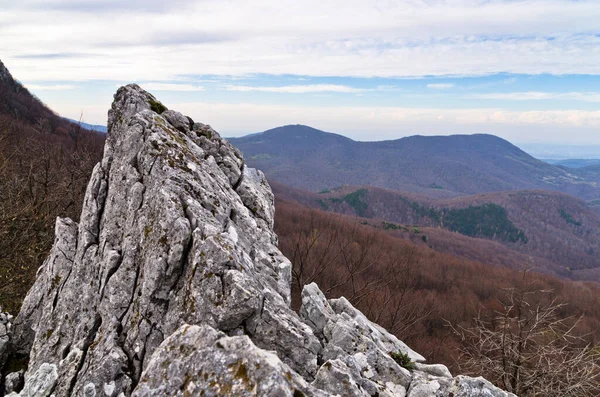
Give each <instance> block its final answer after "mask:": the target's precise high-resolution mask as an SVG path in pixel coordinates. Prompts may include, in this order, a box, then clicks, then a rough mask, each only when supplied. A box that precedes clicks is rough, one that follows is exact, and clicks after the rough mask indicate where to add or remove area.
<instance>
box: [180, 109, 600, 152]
mask: <svg viewBox="0 0 600 397" xmlns="http://www.w3.org/2000/svg"><path fill="white" fill-rule="evenodd" d="M170 108H173V109H177V110H179V111H181V112H183V113H186V114H188V115H190V116H191V117H192V118H194V119H195V120H196V119H197V120H198V121H201V122H203V123H208V124H211V125H212V126H213V127H215V128H216V129H217V131H219V132H220V133H221V134H222V135H224V136H233V135H245V134H247V133H251V132H258V131H264V130H267V129H269V128H273V127H276V126H279V125H284V124H296V123H299V124H307V125H310V126H313V127H315V128H320V129H322V130H325V131H331V132H337V133H341V134H344V135H348V136H350V137H352V138H354V139H358V140H382V139H396V138H400V137H402V136H407V135H415V134H420V135H449V134H461V133H490V134H496V135H499V136H502V137H505V138H506V139H509V140H511V141H514V142H520V141H522V140H523V139H524V138H528V139H531V140H535V139H538V140H543V141H547V142H558V143H560V142H567V141H570V142H571V143H574V142H576V141H579V142H588V143H589V142H592V143H593V142H595V143H600V137H599V136H598V133H597V131H598V128H600V111H585V110H560V111H559V110H547V111H510V110H503V109H494V108H487V109H434V108H405V107H368V106H350V107H344V106H286V105H257V104H249V103H240V104H226V103H180V104H172V105H171V106H170ZM232 114H235V117H231V115H232Z"/></svg>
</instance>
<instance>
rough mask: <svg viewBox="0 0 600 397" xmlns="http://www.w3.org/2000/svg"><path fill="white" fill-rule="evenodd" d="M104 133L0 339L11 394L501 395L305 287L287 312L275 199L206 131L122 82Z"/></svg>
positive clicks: (287, 270) (260, 178)
mask: <svg viewBox="0 0 600 397" xmlns="http://www.w3.org/2000/svg"><path fill="white" fill-rule="evenodd" d="M108 127H109V132H108V136H107V140H106V145H105V150H104V157H103V159H102V161H101V162H100V163H99V164H98V165H97V166H96V167H95V168H94V171H93V173H92V176H91V180H90V182H89V185H88V188H87V191H86V195H85V199H84V204H83V209H82V213H81V218H80V219H81V220H80V223H79V224H77V223H75V222H73V221H72V220H70V219H62V218H59V219H57V221H56V229H55V233H56V238H55V242H54V245H53V248H52V250H51V252H50V255H49V256H48V258H47V259H46V261H45V262H44V264H43V265H42V266H41V267H40V269H39V271H38V276H37V280H36V282H35V284H34V286H33V287H32V289H31V290H30V291H29V294H28V295H27V297H26V299H25V301H24V303H23V306H22V309H21V312H20V313H19V315H18V316H17V318H16V319H15V320H14V324H13V325H12V326H11V333H10V335H9V336H8V341H7V342H6V341H5V342H6V343H8V345H7V346H8V347H7V350H6V351H9V352H10V357H9V358H8V360H9V361H11V363H9V364H10V366H11V368H13V369H14V370H15V371H16V370H18V368H14V367H15V365H14V363H15V362H19V360H22V359H23V358H24V357H28V359H29V361H28V365H27V368H26V372H25V384H24V386H15V387H12V386H11V387H12V390H15V388H16V389H17V390H15V391H16V392H20V394H19V395H21V396H31V395H35V396H44V397H45V396H51V395H53V396H57V397H58V396H81V395H83V396H86V397H93V396H108V397H117V396H119V397H120V396H129V395H134V396H164V395H173V396H175V395H177V396H183V395H185V396H200V395H203V396H221V395H243V396H251V395H281V396H301V395H305V396H327V395H344V396H346V395H347V396H374V395H379V396H405V395H408V396H425V395H438V396H450V395H453V396H455V397H459V396H478V395H482V394H481V393H487V394H485V395H489V396H498V397H500V396H502V397H504V396H507V394H506V393H504V392H502V391H500V390H498V389H496V388H494V387H493V386H491V385H490V384H489V383H488V382H486V381H484V380H482V379H471V378H461V377H456V378H452V377H451V375H450V373H449V372H448V370H447V369H446V368H445V367H443V366H430V365H426V364H424V363H422V362H423V361H424V360H423V357H422V356H420V355H419V354H418V353H416V352H414V351H412V350H411V349H410V348H408V346H406V345H405V344H404V343H402V342H401V341H399V340H398V339H397V338H395V337H394V336H393V335H390V334H389V333H388V332H386V331H385V330H384V329H382V328H381V327H378V326H377V325H375V324H373V323H371V322H370V321H368V320H367V319H366V317H365V316H364V315H363V314H362V313H360V312H359V311H358V310H356V309H355V308H353V307H352V306H351V305H350V303H349V302H348V301H347V300H345V299H343V298H340V299H337V300H327V299H325V297H324V295H323V294H322V293H321V291H320V290H319V289H318V287H317V286H316V285H314V284H311V285H309V286H307V287H306V288H305V290H304V291H303V293H302V301H303V302H302V310H301V315H298V314H296V313H295V312H293V311H292V310H291V309H290V307H289V306H290V284H291V264H290V262H289V260H288V259H286V258H285V257H284V256H283V255H282V254H281V252H280V251H279V250H278V248H277V246H276V244H277V237H276V235H275V233H274V231H273V219H274V205H273V194H272V192H271V189H270V188H269V185H268V183H267V181H266V179H265V177H264V175H263V174H262V173H261V172H260V171H256V170H254V169H251V168H248V167H246V166H245V165H244V160H243V157H242V155H241V154H240V153H239V151H237V150H236V149H235V148H234V147H233V146H231V144H229V143H228V142H227V141H225V140H223V139H221V138H220V136H219V134H217V133H216V132H215V131H214V130H213V129H212V128H211V127H210V126H208V125H204V124H200V123H195V122H194V121H193V120H192V119H191V118H189V117H186V116H184V115H182V114H180V113H178V112H176V111H173V110H168V109H167V108H166V107H165V106H164V105H162V104H161V103H160V102H159V101H158V100H157V99H156V98H155V97H154V96H152V95H151V94H149V93H147V92H145V91H144V90H142V89H141V88H140V87H138V86H137V85H128V86H125V87H122V88H120V89H119V90H118V91H117V93H116V95H115V100H114V102H113V104H112V108H111V110H110V111H109V123H108ZM4 323H7V324H8V321H5V322H4ZM5 339H6V338H5ZM6 343H5V345H6ZM390 352H402V353H404V354H407V355H408V356H409V357H411V358H412V359H413V360H414V361H417V362H419V364H418V366H417V367H416V369H415V370H414V371H412V372H411V371H408V370H407V369H405V368H403V367H401V366H400V365H398V363H396V362H395V361H394V360H393V359H392V358H391V357H390V355H389V353H390ZM7 365H8V364H7ZM6 372H7V371H6V370H3V371H2V374H3V376H4V380H3V381H2V382H0V385H1V384H3V383H4V384H8V383H7V382H8V381H9V380H10V382H11V384H13V383H16V380H18V372H12V373H11V374H6ZM15 374H17V375H15ZM9 391H10V390H9ZM1 393H2V391H0V394H1ZM427 393H429V394H427ZM478 393H479V394H478ZM16 395H17V394H16V393H13V394H11V396H16Z"/></svg>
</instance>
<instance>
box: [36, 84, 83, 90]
mask: <svg viewBox="0 0 600 397" xmlns="http://www.w3.org/2000/svg"><path fill="white" fill-rule="evenodd" d="M25 87H27V88H28V89H30V90H32V91H64V90H74V89H75V88H77V87H76V86H74V85H72V84H27V85H25Z"/></svg>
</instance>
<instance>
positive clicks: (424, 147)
mask: <svg viewBox="0 0 600 397" xmlns="http://www.w3.org/2000/svg"><path fill="white" fill-rule="evenodd" d="M230 141H231V142H232V143H233V144H234V145H235V146H237V147H238V148H239V149H240V150H241V151H242V152H243V153H244V156H245V158H246V159H247V161H248V163H249V165H250V166H252V167H256V168H259V169H261V170H263V171H264V172H265V174H266V175H267V176H268V177H269V178H270V180H273V181H279V182H281V183H285V184H287V185H289V186H292V187H296V188H301V189H304V190H309V191H313V192H318V191H321V190H323V189H331V188H334V187H337V186H342V185H346V184H347V185H356V186H360V185H369V186H376V187H381V188H386V189H393V190H399V191H406V192H414V193H419V194H424V195H427V196H431V197H437V198H452V197H459V196H466V195H472V194H478V193H484V192H493V191H509V190H538V189H541V190H552V191H560V192H564V193H569V194H572V195H575V196H578V197H581V198H584V199H586V200H594V199H600V176H599V175H598V174H596V173H592V172H585V168H584V169H582V171H575V170H571V169H567V168H562V167H557V166H553V165H551V164H548V163H545V162H543V161H540V160H537V159H535V158H533V157H531V156H530V155H528V154H527V153H525V152H524V151H522V150H521V149H519V148H518V147H516V146H514V145H512V144H511V143H509V142H507V141H505V140H503V139H501V138H498V137H496V136H493V135H483V134H477V135H452V136H427V137H425V136H411V137H407V138H402V139H397V140H392V141H380V142H357V141H353V140H351V139H349V138H346V137H344V136H341V135H337V134H332V133H327V132H323V131H319V130H316V129H314V128H311V127H307V126H303V125H289V126H284V127H279V128H275V129H272V130H268V131H265V132H263V133H259V134H253V135H250V136H246V137H242V138H232V139H230Z"/></svg>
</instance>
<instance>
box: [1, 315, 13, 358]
mask: <svg viewBox="0 0 600 397" xmlns="http://www.w3.org/2000/svg"><path fill="white" fill-rule="evenodd" d="M12 320H13V318H12V316H11V315H10V314H8V313H3V312H2V307H0V368H2V367H3V366H4V363H5V362H6V359H7V358H8V355H9V353H10V349H11V342H12Z"/></svg>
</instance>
